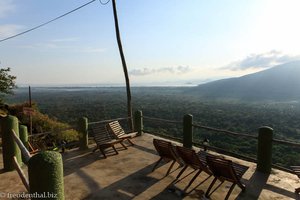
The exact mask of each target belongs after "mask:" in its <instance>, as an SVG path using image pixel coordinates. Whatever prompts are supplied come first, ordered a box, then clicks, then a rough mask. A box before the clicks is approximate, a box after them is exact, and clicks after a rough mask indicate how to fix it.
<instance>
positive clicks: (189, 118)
mask: <svg viewBox="0 0 300 200" xmlns="http://www.w3.org/2000/svg"><path fill="white" fill-rule="evenodd" d="M183 146H184V147H187V148H192V146H193V115H190V114H189V115H184V117H183Z"/></svg>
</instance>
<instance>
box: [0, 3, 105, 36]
mask: <svg viewBox="0 0 300 200" xmlns="http://www.w3.org/2000/svg"><path fill="white" fill-rule="evenodd" d="M94 1H96V0H92V1H89V2H87V3H85V4H83V5H81V6H79V7H77V8H75V9H73V10H71V11H69V12H67V13H65V14H63V15H60V16H58V17H56V18H54V19H52V20H50V21H47V22H45V23H42V24H40V25H38V26H35V27H33V28H31V29H28V30H26V31H23V32H21V33H18V34H16V35H12V36H9V37H7V38H4V39H2V40H0V42H4V41H6V40H9V39H12V38H15V37H18V36H20V35H24V34H25V33H29V32H31V31H33V30H36V29H38V28H41V27H42V26H45V25H47V24H49V23H51V22H54V21H56V20H58V19H60V18H62V17H65V16H67V15H69V14H71V13H73V12H75V11H77V10H79V9H81V8H83V7H85V6H87V5H89V4H91V3H93V2H94ZM108 2H109V1H108ZM108 2H107V3H108Z"/></svg>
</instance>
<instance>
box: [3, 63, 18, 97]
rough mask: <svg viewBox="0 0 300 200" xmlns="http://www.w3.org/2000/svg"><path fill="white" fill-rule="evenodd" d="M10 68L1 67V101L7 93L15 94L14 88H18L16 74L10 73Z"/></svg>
mask: <svg viewBox="0 0 300 200" xmlns="http://www.w3.org/2000/svg"><path fill="white" fill-rule="evenodd" d="M9 72H10V68H9V67H8V68H1V69H0V93H1V94H0V101H2V97H3V95H5V94H13V89H14V88H16V83H15V80H16V78H17V77H16V76H12V75H10V74H9Z"/></svg>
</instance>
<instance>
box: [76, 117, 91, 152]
mask: <svg viewBox="0 0 300 200" xmlns="http://www.w3.org/2000/svg"><path fill="white" fill-rule="evenodd" d="M78 130H79V149H80V150H85V149H88V148H89V147H88V119H87V118H86V117H82V118H79V120H78Z"/></svg>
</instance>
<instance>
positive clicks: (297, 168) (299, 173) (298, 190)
mask: <svg viewBox="0 0 300 200" xmlns="http://www.w3.org/2000/svg"><path fill="white" fill-rule="evenodd" d="M291 168H292V170H293V171H294V172H295V174H296V175H297V176H298V177H299V178H300V166H291ZM295 192H296V193H300V187H298V188H296V189H295Z"/></svg>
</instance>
